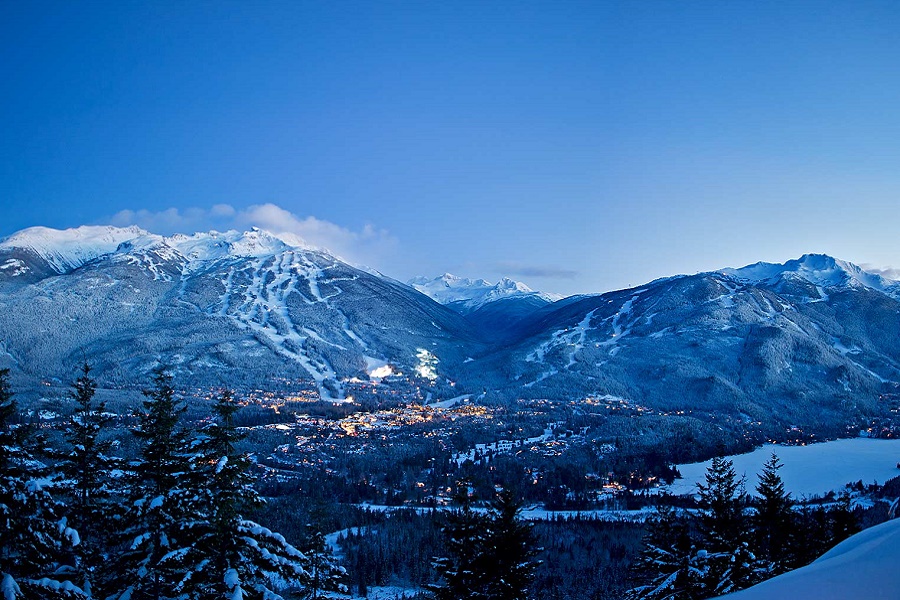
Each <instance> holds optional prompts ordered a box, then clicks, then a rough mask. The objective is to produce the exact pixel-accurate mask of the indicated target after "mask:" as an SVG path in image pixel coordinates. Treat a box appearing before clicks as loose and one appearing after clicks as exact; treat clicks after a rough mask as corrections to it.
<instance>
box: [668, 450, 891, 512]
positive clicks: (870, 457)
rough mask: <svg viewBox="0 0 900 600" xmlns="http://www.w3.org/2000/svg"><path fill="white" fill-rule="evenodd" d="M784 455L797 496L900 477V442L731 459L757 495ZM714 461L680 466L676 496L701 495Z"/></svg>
mask: <svg viewBox="0 0 900 600" xmlns="http://www.w3.org/2000/svg"><path fill="white" fill-rule="evenodd" d="M773 451H774V452H775V453H776V454H777V455H778V458H780V459H781V462H782V463H784V467H783V468H782V469H781V470H780V471H779V473H780V474H781V477H782V479H784V484H785V487H786V488H787V490H788V491H790V492H791V493H792V494H793V495H794V497H795V498H802V497H804V496H813V495H822V494H825V493H827V492H828V491H830V490H839V489H840V488H842V487H843V486H844V485H846V484H848V483H850V482H854V481H859V480H860V479H861V480H862V481H863V483H866V484H869V483H872V482H874V481H877V482H878V483H884V482H885V481H887V480H888V479H891V478H894V477H898V476H900V469H898V468H897V463H900V440H875V439H870V438H854V439H849V440H835V441H833V442H823V443H821V444H810V445H808V446H779V445H775V444H767V445H765V446H763V447H762V448H758V449H756V450H754V451H753V452H749V453H747V454H738V455H735V456H729V457H728V458H729V459H730V460H732V461H734V469H735V471H737V474H738V476H741V475H746V476H747V491H748V492H750V493H755V488H756V484H757V477H756V474H757V473H759V471H760V470H762V466H763V464H764V463H765V462H766V461H767V460H768V459H769V457H770V456H771V455H772V452H773ZM710 462H711V461H706V462H703V463H692V464H689V465H678V470H679V471H680V472H681V476H682V479H678V480H676V481H675V483H673V484H672V485H671V486H670V487H669V488H668V489H669V491H671V492H672V493H673V494H690V493H694V492H696V489H697V488H696V484H697V482H698V481H703V476H704V474H705V473H706V469H707V467H709V464H710Z"/></svg>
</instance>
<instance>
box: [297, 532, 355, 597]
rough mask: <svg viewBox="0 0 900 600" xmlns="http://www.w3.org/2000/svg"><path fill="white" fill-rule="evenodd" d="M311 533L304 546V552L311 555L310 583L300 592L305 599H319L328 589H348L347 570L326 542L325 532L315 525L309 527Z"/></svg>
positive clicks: (308, 555)
mask: <svg viewBox="0 0 900 600" xmlns="http://www.w3.org/2000/svg"><path fill="white" fill-rule="evenodd" d="M307 529H308V531H309V535H308V536H307V539H306V544H305V545H304V546H303V553H304V554H306V556H307V557H309V567H308V568H307V569H308V571H309V585H308V586H307V588H306V589H305V590H304V591H302V592H301V593H300V596H301V597H302V598H304V599H309V600H318V599H319V598H321V597H323V594H324V593H325V592H327V591H332V590H338V591H345V590H346V589H347V587H346V584H345V583H344V580H345V579H346V577H347V571H346V570H345V569H344V568H343V567H341V566H340V565H338V564H337V563H336V562H335V561H334V558H333V556H332V555H331V551H330V550H329V548H328V545H327V544H326V542H325V534H324V533H322V530H321V529H318V528H316V527H313V526H311V525H310V526H308V527H307Z"/></svg>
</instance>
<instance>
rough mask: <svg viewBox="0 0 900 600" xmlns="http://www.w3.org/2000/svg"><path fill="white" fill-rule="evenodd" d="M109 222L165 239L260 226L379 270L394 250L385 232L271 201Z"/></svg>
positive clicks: (124, 215)
mask: <svg viewBox="0 0 900 600" xmlns="http://www.w3.org/2000/svg"><path fill="white" fill-rule="evenodd" d="M110 223H111V224H112V225H116V226H119V227H125V226H128V225H137V226H138V227H141V228H143V229H146V230H147V231H151V232H153V233H158V234H163V235H171V234H173V233H194V232H196V231H209V230H213V229H215V230H218V231H227V230H230V229H237V230H246V229H250V228H251V227H258V228H260V229H264V230H266V231H269V232H271V233H273V234H275V235H277V236H279V237H282V238H284V239H285V240H286V241H288V242H291V243H297V244H304V245H307V246H312V247H314V248H320V249H325V250H328V251H329V252H331V253H332V254H334V255H335V256H338V257H340V258H342V259H344V260H346V261H348V262H352V263H354V264H365V265H371V266H377V265H378V263H380V262H381V261H382V260H383V259H384V258H386V257H387V256H388V255H390V254H391V253H393V252H394V250H395V249H396V246H397V240H396V238H394V237H393V236H391V234H390V233H389V232H388V231H387V230H385V229H379V228H376V227H375V226H373V225H365V226H364V227H363V228H362V229H360V230H358V231H354V230H351V229H348V228H346V227H342V226H340V225H337V224H335V223H332V222H330V221H325V220H322V219H318V218H316V217H313V216H307V217H301V216H298V215H296V214H294V213H292V212H291V211H289V210H287V209H284V208H282V207H280V206H278V205H276V204H271V203H267V204H255V205H253V206H249V207H247V208H241V209H238V208H235V207H234V206H231V205H230V204H216V205H215V206H213V207H211V208H186V209H178V208H169V209H166V210H161V211H151V210H146V209H141V210H123V211H119V212H118V213H116V214H115V215H113V217H112V218H111V219H110Z"/></svg>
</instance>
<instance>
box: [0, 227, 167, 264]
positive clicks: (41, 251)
mask: <svg viewBox="0 0 900 600" xmlns="http://www.w3.org/2000/svg"><path fill="white" fill-rule="evenodd" d="M146 235H149V234H148V233H147V232H146V231H144V230H142V229H140V228H138V227H125V228H121V227H110V226H87V225H86V226H83V227H77V228H74V229H64V230H59V229H51V228H49V227H30V228H28V229H23V230H22V231H19V232H16V233H14V234H12V235H11V236H9V237H7V238H5V239H3V240H0V252H2V251H4V250H5V251H12V250H20V251H26V252H32V253H34V254H35V255H36V256H38V257H40V258H41V259H43V260H45V261H46V262H47V263H48V264H49V265H50V266H51V267H52V268H53V269H54V270H55V271H56V272H58V273H64V272H66V271H71V270H72V269H77V268H78V267H80V266H81V265H83V264H85V263H87V262H90V261H92V260H94V259H96V258H98V257H100V256H103V255H105V254H109V253H110V252H114V251H115V250H116V248H118V247H119V244H121V243H122V242H125V241H128V240H131V239H135V238H138V237H141V236H146Z"/></svg>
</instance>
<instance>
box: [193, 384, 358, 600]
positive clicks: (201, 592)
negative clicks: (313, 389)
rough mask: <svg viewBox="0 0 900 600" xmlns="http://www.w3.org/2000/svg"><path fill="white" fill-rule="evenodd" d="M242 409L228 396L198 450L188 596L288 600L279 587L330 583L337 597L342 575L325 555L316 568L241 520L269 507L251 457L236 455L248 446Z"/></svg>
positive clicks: (281, 540)
mask: <svg viewBox="0 0 900 600" xmlns="http://www.w3.org/2000/svg"><path fill="white" fill-rule="evenodd" d="M238 408H239V407H238V404H237V403H236V402H235V400H234V398H233V396H232V394H231V393H230V392H227V391H226V392H224V393H223V394H222V395H221V396H220V398H219V400H218V402H217V404H216V406H215V409H214V410H215V417H216V418H215V420H214V422H213V423H211V424H210V425H208V426H207V427H206V428H204V430H203V432H202V435H201V436H200V438H199V439H198V440H197V443H196V450H197V454H196V455H195V457H194V458H195V462H194V464H195V473H194V475H195V477H196V478H197V479H198V482H199V483H200V485H198V486H195V487H194V492H193V494H192V496H191V498H189V502H190V503H192V504H193V505H194V510H193V511H192V514H193V518H191V519H189V520H188V521H186V522H185V523H184V526H183V527H184V530H185V531H186V533H187V538H188V539H189V540H191V542H190V548H189V549H188V550H187V551H186V552H185V555H184V561H185V562H186V564H187V565H189V570H188V571H187V572H186V574H185V578H184V586H183V589H184V590H185V591H187V592H188V593H189V596H190V597H198V598H241V599H244V600H251V599H254V598H259V599H261V600H262V599H266V600H275V599H277V598H281V596H280V595H279V594H278V593H276V591H275V590H274V586H273V582H281V583H282V584H284V585H286V586H287V587H289V588H294V592H299V591H300V590H316V589H319V587H320V586H325V585H326V584H328V583H330V584H331V585H329V586H327V587H330V588H331V589H335V588H337V587H339V584H337V582H336V581H335V579H336V576H338V575H340V574H341V573H342V571H343V569H340V568H339V567H336V566H335V565H334V564H332V563H331V562H330V561H328V560H327V558H326V556H325V555H324V553H317V555H316V560H315V561H314V560H312V557H310V556H307V555H306V554H304V553H303V552H301V551H300V550H298V549H296V548H295V547H293V546H292V545H291V544H289V543H288V542H287V541H286V540H285V539H284V537H282V536H281V535H280V534H278V533H274V532H272V531H269V530H268V529H266V528H265V527H262V526H261V525H259V524H257V523H254V522H253V521H250V520H247V519H245V518H244V517H243V516H242V515H243V514H244V513H245V512H246V511H247V510H249V509H252V508H255V507H258V506H259V505H261V504H262V502H263V501H262V499H261V498H260V496H259V494H257V492H256V490H255V489H254V488H253V485H252V484H253V476H252V474H251V472H250V467H251V461H250V457H249V456H248V455H247V454H242V453H239V452H238V451H237V449H236V444H237V443H238V442H239V441H240V440H241V439H242V438H243V435H241V434H240V433H238V431H237V429H236V427H235V425H234V414H235V412H237V410H238Z"/></svg>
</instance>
